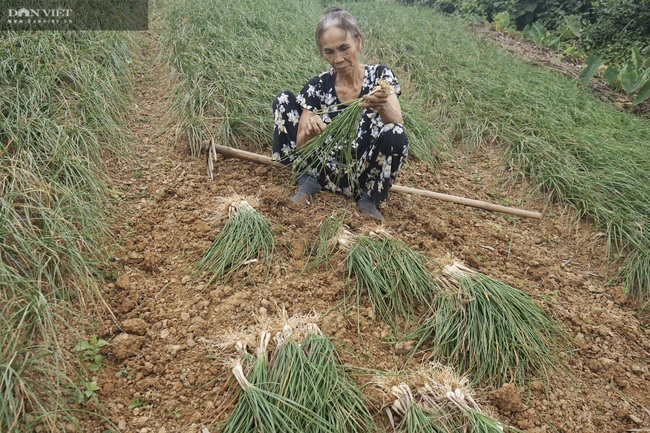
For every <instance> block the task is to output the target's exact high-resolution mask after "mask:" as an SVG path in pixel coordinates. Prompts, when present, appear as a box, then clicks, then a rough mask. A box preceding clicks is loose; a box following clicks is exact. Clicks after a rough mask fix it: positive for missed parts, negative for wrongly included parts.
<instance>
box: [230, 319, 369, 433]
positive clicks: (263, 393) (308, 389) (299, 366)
mask: <svg viewBox="0 0 650 433" xmlns="http://www.w3.org/2000/svg"><path fill="white" fill-rule="evenodd" d="M304 333H305V335H304V338H302V340H300V341H297V340H296V339H295V338H296V336H295V335H294V334H293V330H292V328H291V326H289V325H285V326H284V328H283V330H282V332H279V333H278V334H276V336H275V338H274V341H275V343H276V347H275V349H274V350H273V351H272V355H271V357H270V359H269V356H268V353H267V345H268V342H269V338H268V337H269V335H270V334H268V333H267V332H263V333H262V336H261V338H260V345H259V347H258V349H257V355H256V360H255V362H253V364H252V367H251V368H250V371H249V373H248V379H247V378H246V376H245V374H244V369H243V367H242V365H241V363H238V364H237V365H236V366H235V369H233V374H234V375H235V377H236V379H237V381H238V383H239V384H240V387H241V391H240V394H239V398H238V400H237V404H236V407H235V410H234V412H233V413H232V414H231V415H230V416H229V417H228V419H226V420H225V421H224V423H223V428H222V430H221V431H222V432H226V433H244V432H245V433H249V432H251V431H258V432H269V433H270V432H274V433H275V432H278V433H285V432H286V433H294V432H306V433H316V432H319V433H320V432H322V433H329V432H331V433H366V432H373V431H377V427H376V425H375V424H374V420H373V417H372V416H371V414H370V412H369V411H368V409H367V408H366V405H365V402H364V399H363V394H362V392H361V390H360V387H359V386H358V385H357V384H356V383H355V382H354V381H353V380H352V379H351V378H350V377H349V376H348V375H347V374H346V372H345V370H344V368H343V366H342V364H341V363H340V360H339V358H338V354H337V353H336V350H335V348H334V346H333V344H332V343H331V341H330V340H329V339H328V338H326V337H325V336H324V335H323V334H322V332H321V331H320V329H318V327H317V326H316V325H314V324H308V325H307V326H305V332H304Z"/></svg>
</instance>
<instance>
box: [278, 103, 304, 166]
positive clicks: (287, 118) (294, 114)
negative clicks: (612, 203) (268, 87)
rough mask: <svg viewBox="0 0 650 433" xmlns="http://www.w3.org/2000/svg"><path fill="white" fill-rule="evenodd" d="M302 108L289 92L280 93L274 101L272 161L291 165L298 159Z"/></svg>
mask: <svg viewBox="0 0 650 433" xmlns="http://www.w3.org/2000/svg"><path fill="white" fill-rule="evenodd" d="M301 113H302V107H301V106H300V104H298V102H297V101H296V97H295V96H294V94H293V93H292V92H290V91H288V90H285V91H284V92H280V93H278V95H277V96H276V97H275V99H274V100H273V119H274V120H273V123H274V124H275V127H274V129H273V147H272V151H273V154H272V159H273V160H274V161H279V162H281V163H282V164H284V165H290V164H292V163H293V161H294V160H295V159H296V154H295V150H296V138H297V137H298V121H299V120H300V114H301Z"/></svg>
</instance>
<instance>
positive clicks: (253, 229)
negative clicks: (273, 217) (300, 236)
mask: <svg viewBox="0 0 650 433" xmlns="http://www.w3.org/2000/svg"><path fill="white" fill-rule="evenodd" d="M274 250H275V242H274V239H273V232H272V231H271V224H270V223H269V221H268V220H267V219H266V218H265V217H264V216H263V215H262V214H260V213H259V212H257V211H256V210H255V209H254V208H253V207H252V206H251V205H249V204H248V202H246V201H242V202H239V203H233V204H232V205H231V206H230V208H229V217H228V221H227V222H226V225H225V226H224V228H223V230H222V231H221V233H219V235H217V237H216V238H215V240H214V241H213V242H212V245H211V246H210V248H209V249H208V251H207V252H206V253H205V254H204V255H203V257H202V258H201V260H200V261H199V263H198V264H197V265H196V267H195V269H194V270H195V272H196V273H207V274H208V275H209V276H208V283H212V282H213V281H220V282H225V281H228V280H229V279H230V278H232V277H233V276H234V275H235V274H236V273H237V272H238V271H240V270H241V269H242V268H244V267H245V266H246V265H248V264H251V263H256V262H258V261H264V262H266V266H267V272H268V269H269V266H270V262H269V260H270V258H271V256H272V255H273V251H274Z"/></svg>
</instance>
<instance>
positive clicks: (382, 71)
mask: <svg viewBox="0 0 650 433" xmlns="http://www.w3.org/2000/svg"><path fill="white" fill-rule="evenodd" d="M375 74H376V76H375V78H376V80H377V83H379V82H380V81H382V80H383V81H386V82H387V83H388V84H389V85H391V86H392V87H393V89H394V90H395V95H397V96H399V95H401V94H402V89H401V87H400V85H399V82H398V81H397V77H395V74H394V73H393V71H392V70H391V69H390V68H389V67H387V66H384V65H379V66H378V67H377V69H376V70H375Z"/></svg>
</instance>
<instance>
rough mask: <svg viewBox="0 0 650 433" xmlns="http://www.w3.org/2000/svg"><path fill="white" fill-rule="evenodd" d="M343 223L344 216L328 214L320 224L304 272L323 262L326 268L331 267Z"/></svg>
mask: <svg viewBox="0 0 650 433" xmlns="http://www.w3.org/2000/svg"><path fill="white" fill-rule="evenodd" d="M342 224H343V217H342V216H340V217H335V216H332V215H327V216H326V217H325V219H324V220H323V221H322V222H321V224H320V229H319V230H318V238H317V239H316V240H315V242H314V243H313V244H312V246H311V249H310V251H309V257H308V258H307V262H306V263H305V269H304V271H303V272H309V271H311V270H312V269H315V268H317V267H319V266H321V265H322V264H325V267H326V269H327V268H329V262H330V259H331V258H332V255H333V254H334V251H335V250H336V246H337V244H338V234H339V232H340V230H341V225H342Z"/></svg>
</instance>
